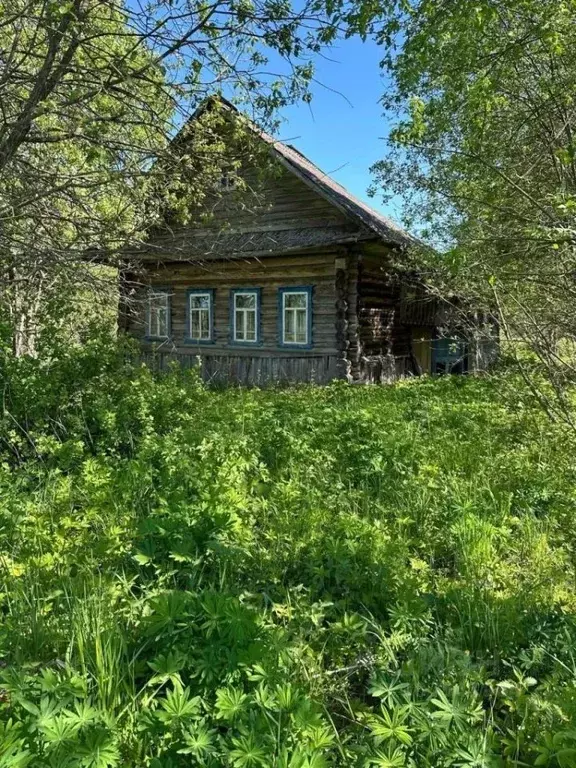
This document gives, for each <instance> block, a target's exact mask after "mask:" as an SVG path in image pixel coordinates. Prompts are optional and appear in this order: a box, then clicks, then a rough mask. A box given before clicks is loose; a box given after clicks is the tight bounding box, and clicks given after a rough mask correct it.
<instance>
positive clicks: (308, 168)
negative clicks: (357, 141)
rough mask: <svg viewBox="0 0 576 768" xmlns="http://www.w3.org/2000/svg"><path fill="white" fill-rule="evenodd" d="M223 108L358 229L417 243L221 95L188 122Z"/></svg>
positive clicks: (392, 241) (390, 241)
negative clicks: (355, 224)
mask: <svg viewBox="0 0 576 768" xmlns="http://www.w3.org/2000/svg"><path fill="white" fill-rule="evenodd" d="M216 103H217V104H218V105H219V106H220V107H224V108H225V109H227V110H229V111H230V112H232V113H233V114H235V115H236V116H238V117H240V118H241V119H242V120H243V121H244V122H245V124H246V126H247V127H248V129H249V130H250V131H252V132H253V133H255V134H256V135H258V136H259V137H260V138H261V139H262V140H263V141H265V142H266V143H267V144H268V145H269V147H270V150H271V152H272V154H273V156H274V157H275V158H276V159H277V160H278V161H279V162H280V163H281V165H283V166H284V167H285V168H286V169H287V170H288V171H290V172H291V173H293V174H294V175H295V176H297V177H298V178H299V179H300V180H301V181H302V182H304V184H306V185H307V186H309V187H310V188H311V189H313V190H314V191H315V192H316V193H317V194H319V195H320V196H321V197H323V198H324V199H325V200H327V201H328V202H329V203H331V204H332V205H334V206H335V207H336V208H338V209H339V210H340V211H341V212H342V213H344V214H345V215H346V216H348V217H349V218H351V219H353V220H354V221H355V222H356V223H358V224H359V225H360V226H362V227H364V228H367V229H368V230H369V232H370V233H373V235H375V236H376V238H377V239H380V240H382V241H383V242H385V243H387V244H391V245H396V246H401V247H407V246H409V245H414V244H416V243H417V240H416V238H414V237H413V236H412V235H410V234H409V233H408V232H406V231H405V230H404V229H403V228H402V227H401V226H400V225H399V224H397V223H396V222H395V221H393V220H392V219H390V218H388V217H387V216H384V215H383V214H381V213H379V212H378V211H375V210H374V209H373V208H370V206H369V205H366V203H363V202H362V201H361V200H359V199H358V198H357V197H355V196H354V195H353V194H351V193H350V192H349V191H348V190H347V189H345V188H344V187H343V186H342V185H341V184H338V182H337V181H334V179H332V178H331V177H330V176H329V175H328V174H327V173H324V171H322V170H321V169H320V168H319V167H318V166H317V165H315V164H314V163H313V162H312V161H311V160H309V159H308V158H307V157H306V156H305V155H304V154H302V152H300V151H299V150H297V149H296V148H295V147H293V146H291V145H290V144H285V143H284V142H282V141H279V140H278V139H275V138H274V137H273V136H270V134H268V133H266V132H265V131H263V130H262V129H261V128H259V127H258V126H257V125H256V123H254V122H253V121H252V120H250V119H249V118H248V117H247V116H246V115H244V114H243V113H242V112H240V111H239V110H238V109H237V108H236V107H235V106H234V105H233V104H232V103H231V102H230V101H228V100H227V99H225V98H224V97H222V96H217V97H216V96H211V97H209V98H207V99H206V100H205V101H204V102H203V103H202V104H201V105H200V106H199V107H198V109H197V110H196V111H195V113H194V114H193V115H192V117H191V119H190V120H191V121H194V120H195V119H197V118H198V117H199V116H200V115H201V114H202V113H203V112H204V111H206V110H207V109H209V108H210V106H211V105H213V104H216Z"/></svg>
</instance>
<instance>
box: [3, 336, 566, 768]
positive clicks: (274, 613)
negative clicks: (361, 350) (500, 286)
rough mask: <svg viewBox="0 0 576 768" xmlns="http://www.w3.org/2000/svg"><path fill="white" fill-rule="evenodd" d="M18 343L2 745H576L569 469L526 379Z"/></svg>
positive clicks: (436, 760) (340, 750) (18, 753)
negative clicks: (167, 361) (381, 382)
mask: <svg viewBox="0 0 576 768" xmlns="http://www.w3.org/2000/svg"><path fill="white" fill-rule="evenodd" d="M120 359H121V356H119V355H118V352H117V351H115V350H110V346H109V343H106V341H102V342H99V341H91V342H89V343H88V344H87V345H86V347H85V348H84V349H83V350H80V351H78V350H70V351H68V352H67V353H66V354H65V355H64V356H62V357H61V358H60V359H55V360H52V362H51V363H50V364H47V363H41V362H38V361H34V360H30V359H20V360H14V359H12V358H6V359H4V360H3V363H2V368H3V371H2V373H3V380H4V387H3V391H4V396H3V404H4V411H3V417H2V418H3V421H2V429H1V433H0V434H1V440H2V445H1V450H2V458H1V465H0V542H1V543H0V558H1V559H0V565H1V581H2V586H1V587H0V589H1V591H2V623H1V627H0V644H1V649H0V656H1V658H2V660H3V666H2V669H1V670H0V675H1V680H0V687H1V690H0V694H1V700H2V702H1V704H0V713H1V723H0V766H1V767H2V768H8V767H10V768H14V767H16V766H25V765H31V766H58V768H66V766H86V767H88V766H89V767H90V768H96V767H97V766H101V767H102V768H104V767H105V766H134V768H136V766H138V768H140V767H141V766H151V767H156V768H160V766H162V767H163V768H169V767H170V766H213V767H215V766H238V768H249V767H250V766H279V767H280V766H283V767H285V768H288V767H289V766H290V768H305V767H307V768H312V767H313V768H320V766H329V765H333V766H370V765H374V766H389V767H390V768H391V767H392V766H398V768H400V767H401V766H417V767H418V768H424V767H425V766H430V767H431V768H432V767H433V768H437V767H438V766H519V765H544V766H572V765H575V764H576V732H575V731H574V730H573V728H572V722H573V721H574V717H575V715H576V659H575V658H574V654H573V647H574V642H575V640H576V624H575V622H574V617H573V615H574V609H575V607H576V593H575V575H576V537H575V534H574V530H575V527H574V518H575V507H576V495H575V492H574V488H575V487H576V486H575V483H574V479H575V478H574V474H575V467H574V466H573V462H572V449H571V446H570V445H569V443H568V442H567V438H566V434H565V433H562V432H560V431H559V430H558V431H557V430H556V428H555V427H553V426H551V425H550V423H549V422H547V421H546V420H545V418H544V417H543V416H542V415H541V414H540V413H539V412H538V411H537V410H536V409H533V408H532V407H531V405H530V404H529V403H526V402H520V401H519V400H518V396H517V395H514V397H512V396H510V397H509V399H508V400H507V399H506V397H505V393H506V392H511V393H512V392H514V386H513V384H514V383H513V382H511V381H510V380H509V378H508V379H507V378H505V377H502V378H496V379H493V380H472V379H470V380H459V379H456V378H454V379H449V378H446V379H440V380H436V381H418V382H416V381H415V382H407V383H401V384H398V385H396V386H394V387H388V388H355V387H348V386H345V385H343V384H335V385H333V386H330V387H327V388H324V389H317V388H310V387H301V388H298V389H292V390H276V391H257V390H254V391H245V390H229V391H225V392H215V391H208V390H206V389H204V388H203V387H202V386H201V384H200V383H199V382H198V381H197V380H196V379H195V378H194V377H193V376H192V375H186V376H185V375H183V374H182V373H180V372H174V373H173V374H170V375H167V376H165V377H163V378H162V379H160V380H155V379H154V377H153V376H152V375H151V374H150V373H149V372H148V371H147V370H146V369H132V368H131V367H130V366H127V365H125V364H123V363H121V362H119V361H120Z"/></svg>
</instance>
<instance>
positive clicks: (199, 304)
mask: <svg viewBox="0 0 576 768" xmlns="http://www.w3.org/2000/svg"><path fill="white" fill-rule="evenodd" d="M209 307H210V295H209V294H208V293H191V294H190V308H191V309H208V308H209Z"/></svg>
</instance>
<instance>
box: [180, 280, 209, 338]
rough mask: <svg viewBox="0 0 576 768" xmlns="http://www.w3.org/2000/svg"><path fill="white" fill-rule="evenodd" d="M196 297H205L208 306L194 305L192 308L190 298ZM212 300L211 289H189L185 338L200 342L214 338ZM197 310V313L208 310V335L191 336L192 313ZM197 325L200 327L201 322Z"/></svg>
mask: <svg viewBox="0 0 576 768" xmlns="http://www.w3.org/2000/svg"><path fill="white" fill-rule="evenodd" d="M197 297H205V298H207V299H208V307H201V308H199V307H195V308H194V309H193V308H192V298H197ZM213 301H214V294H213V291H211V290H191V291H190V292H189V293H188V328H187V329H186V332H187V340H188V341H194V342H198V343H200V344H207V343H208V342H210V341H212V340H213V338H214V328H213V313H214V307H213V303H212V302H213ZM193 312H198V313H199V314H200V313H202V312H208V336H206V337H204V336H201V337H197V336H192V313H193ZM198 327H199V328H201V327H202V324H201V323H199V324H198Z"/></svg>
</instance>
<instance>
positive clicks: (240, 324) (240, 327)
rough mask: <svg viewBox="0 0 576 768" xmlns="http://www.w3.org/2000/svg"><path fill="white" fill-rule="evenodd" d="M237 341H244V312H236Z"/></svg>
mask: <svg viewBox="0 0 576 768" xmlns="http://www.w3.org/2000/svg"><path fill="white" fill-rule="evenodd" d="M235 339H236V340H237V341H244V312H242V310H239V311H238V310H237V311H236V335H235Z"/></svg>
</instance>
